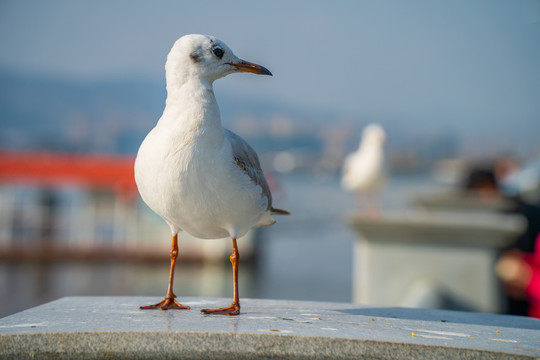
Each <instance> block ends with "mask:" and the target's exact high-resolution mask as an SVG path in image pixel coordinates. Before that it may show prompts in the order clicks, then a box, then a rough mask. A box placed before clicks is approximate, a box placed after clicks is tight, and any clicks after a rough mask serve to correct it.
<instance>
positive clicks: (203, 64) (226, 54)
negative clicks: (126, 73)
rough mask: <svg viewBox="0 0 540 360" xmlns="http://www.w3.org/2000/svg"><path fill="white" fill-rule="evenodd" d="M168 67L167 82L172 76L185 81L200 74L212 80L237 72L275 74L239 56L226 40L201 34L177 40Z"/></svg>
mask: <svg viewBox="0 0 540 360" xmlns="http://www.w3.org/2000/svg"><path fill="white" fill-rule="evenodd" d="M165 70H166V72H167V81H169V77H170V76H172V77H173V78H176V79H177V80H180V81H181V82H182V81H187V79H188V78H190V77H198V78H201V79H205V80H207V81H209V82H210V83H212V82H214V81H215V80H217V79H219V78H222V77H224V76H227V75H229V74H232V73H235V72H250V73H254V74H259V75H272V73H271V72H270V71H269V70H268V69H266V68H265V67H263V66H261V65H257V64H254V63H251V62H248V61H245V60H242V59H240V58H238V57H237V56H236V55H234V53H233V52H232V50H231V49H230V48H229V47H228V46H227V45H226V44H225V43H224V42H223V41H221V40H219V39H216V38H215V37H213V36H208V35H198V34H191V35H185V36H182V37H181V38H180V39H178V40H177V41H176V42H175V44H174V46H173V47H172V49H171V51H170V53H169V56H168V57H167V63H166V65H165Z"/></svg>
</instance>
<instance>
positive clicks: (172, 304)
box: [139, 234, 189, 310]
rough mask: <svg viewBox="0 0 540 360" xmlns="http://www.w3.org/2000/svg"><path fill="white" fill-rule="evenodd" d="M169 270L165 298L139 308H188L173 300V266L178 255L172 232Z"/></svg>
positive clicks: (174, 236) (176, 236) (176, 242)
mask: <svg viewBox="0 0 540 360" xmlns="http://www.w3.org/2000/svg"><path fill="white" fill-rule="evenodd" d="M170 254H171V272H170V274H169V288H168V289H167V295H165V299H163V300H162V301H160V302H158V303H157V304H153V305H146V306H141V307H139V309H141V310H148V309H158V310H169V309H179V310H183V309H185V310H188V309H189V306H185V305H182V304H180V303H179V302H177V301H176V300H174V298H175V297H176V295H174V293H173V282H174V266H175V265H176V258H177V257H178V235H177V234H174V235H173V238H172V245H171V252H170Z"/></svg>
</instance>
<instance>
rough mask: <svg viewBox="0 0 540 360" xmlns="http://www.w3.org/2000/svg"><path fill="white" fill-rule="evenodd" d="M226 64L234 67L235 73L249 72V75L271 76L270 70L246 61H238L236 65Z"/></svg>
mask: <svg viewBox="0 0 540 360" xmlns="http://www.w3.org/2000/svg"><path fill="white" fill-rule="evenodd" d="M228 64H229V65H231V66H234V67H235V68H236V71H240V72H250V73H253V74H258V75H270V76H272V73H271V72H270V70H268V69H267V68H265V67H264V66H261V65H257V64H254V63H250V62H248V61H244V60H240V61H239V62H237V63H228Z"/></svg>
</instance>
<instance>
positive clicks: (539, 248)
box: [496, 235, 540, 319]
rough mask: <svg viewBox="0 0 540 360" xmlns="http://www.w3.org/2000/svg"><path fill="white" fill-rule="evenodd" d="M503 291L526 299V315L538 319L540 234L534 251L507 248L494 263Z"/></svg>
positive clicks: (539, 306)
mask: <svg viewBox="0 0 540 360" xmlns="http://www.w3.org/2000/svg"><path fill="white" fill-rule="evenodd" d="M496 271H497V275H498V276H499V278H500V279H501V282H502V284H503V288H504V290H505V292H506V293H507V294H508V295H509V296H510V297H512V298H513V299H522V300H527V301H528V311H527V315H528V316H531V317H535V318H539V319H540V235H538V236H537V238H536V244H535V249H534V252H522V251H519V250H516V249H514V250H509V251H506V252H505V253H503V255H502V256H501V258H500V259H499V261H498V262H497V265H496Z"/></svg>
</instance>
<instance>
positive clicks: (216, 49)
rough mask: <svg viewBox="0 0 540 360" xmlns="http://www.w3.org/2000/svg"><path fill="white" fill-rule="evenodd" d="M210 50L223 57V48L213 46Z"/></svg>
mask: <svg viewBox="0 0 540 360" xmlns="http://www.w3.org/2000/svg"><path fill="white" fill-rule="evenodd" d="M212 52H213V53H214V55H215V56H216V57H218V58H220V59H221V58H222V57H223V50H221V48H215V49H213V50H212Z"/></svg>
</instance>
